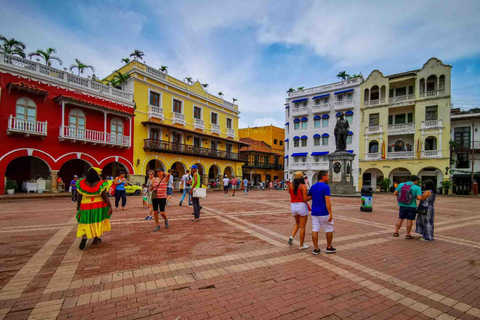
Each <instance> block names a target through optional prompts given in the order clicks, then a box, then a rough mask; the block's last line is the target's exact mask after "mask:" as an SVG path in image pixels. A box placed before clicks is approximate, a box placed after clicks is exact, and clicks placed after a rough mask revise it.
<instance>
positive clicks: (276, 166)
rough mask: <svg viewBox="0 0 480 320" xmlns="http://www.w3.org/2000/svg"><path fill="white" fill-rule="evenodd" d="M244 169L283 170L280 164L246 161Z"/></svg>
mask: <svg viewBox="0 0 480 320" xmlns="http://www.w3.org/2000/svg"><path fill="white" fill-rule="evenodd" d="M243 167H244V168H252V169H272V170H283V165H282V164H275V163H269V162H267V163H266V162H260V161H259V162H255V161H253V162H252V161H247V162H245V164H244V165H243Z"/></svg>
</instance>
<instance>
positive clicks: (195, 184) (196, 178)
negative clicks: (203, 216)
mask: <svg viewBox="0 0 480 320" xmlns="http://www.w3.org/2000/svg"><path fill="white" fill-rule="evenodd" d="M191 169H192V189H191V190H190V194H191V195H192V203H193V214H194V217H193V218H192V219H191V221H196V222H198V221H200V210H201V209H202V207H201V206H200V198H197V197H194V196H193V190H195V189H198V188H201V187H202V183H201V179H200V174H199V173H198V172H197V171H198V167H197V166H196V165H193V166H192V168H191ZM227 187H228V186H227Z"/></svg>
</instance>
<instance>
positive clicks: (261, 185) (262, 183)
mask: <svg viewBox="0 0 480 320" xmlns="http://www.w3.org/2000/svg"><path fill="white" fill-rule="evenodd" d="M260 187H261V188H262V191H265V182H264V181H262V182H260Z"/></svg>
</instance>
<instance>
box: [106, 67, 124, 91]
mask: <svg viewBox="0 0 480 320" xmlns="http://www.w3.org/2000/svg"><path fill="white" fill-rule="evenodd" d="M128 79H130V75H129V74H123V73H121V72H120V71H118V70H116V71H115V75H114V76H113V77H112V78H111V79H107V78H105V79H103V80H102V82H103V83H105V84H110V85H111V86H112V87H114V88H121V89H123V85H124V84H125V83H126V82H127V80H128Z"/></svg>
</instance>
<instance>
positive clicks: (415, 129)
mask: <svg viewBox="0 0 480 320" xmlns="http://www.w3.org/2000/svg"><path fill="white" fill-rule="evenodd" d="M451 68H452V67H451V66H449V65H445V64H443V63H442V61H440V60H438V59H436V58H431V59H430V60H428V61H427V62H426V63H425V64H424V65H423V67H422V68H421V69H418V70H412V71H407V72H403V73H398V74H392V75H388V76H385V75H383V74H382V73H381V72H380V71H378V70H375V71H373V72H372V73H371V74H370V75H369V76H368V78H367V79H366V80H365V81H364V82H363V83H362V84H361V101H360V108H361V120H360V123H361V125H360V130H361V136H360V152H359V155H358V156H359V160H360V164H359V167H360V169H359V170H360V173H361V174H360V175H359V184H358V185H359V186H360V187H361V186H362V185H371V186H377V185H378V183H379V182H380V181H381V180H382V179H383V178H389V179H390V181H391V184H392V185H393V184H394V183H400V182H404V181H406V180H407V179H408V176H410V175H413V174H414V175H418V176H419V177H420V179H421V180H426V179H432V180H434V182H435V183H436V184H437V186H438V185H439V184H440V182H441V181H442V180H443V179H444V178H448V170H449V165H450V161H449V158H450V152H449V150H450V147H449V141H450V87H451V85H450V79H451V76H450V75H451Z"/></svg>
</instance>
